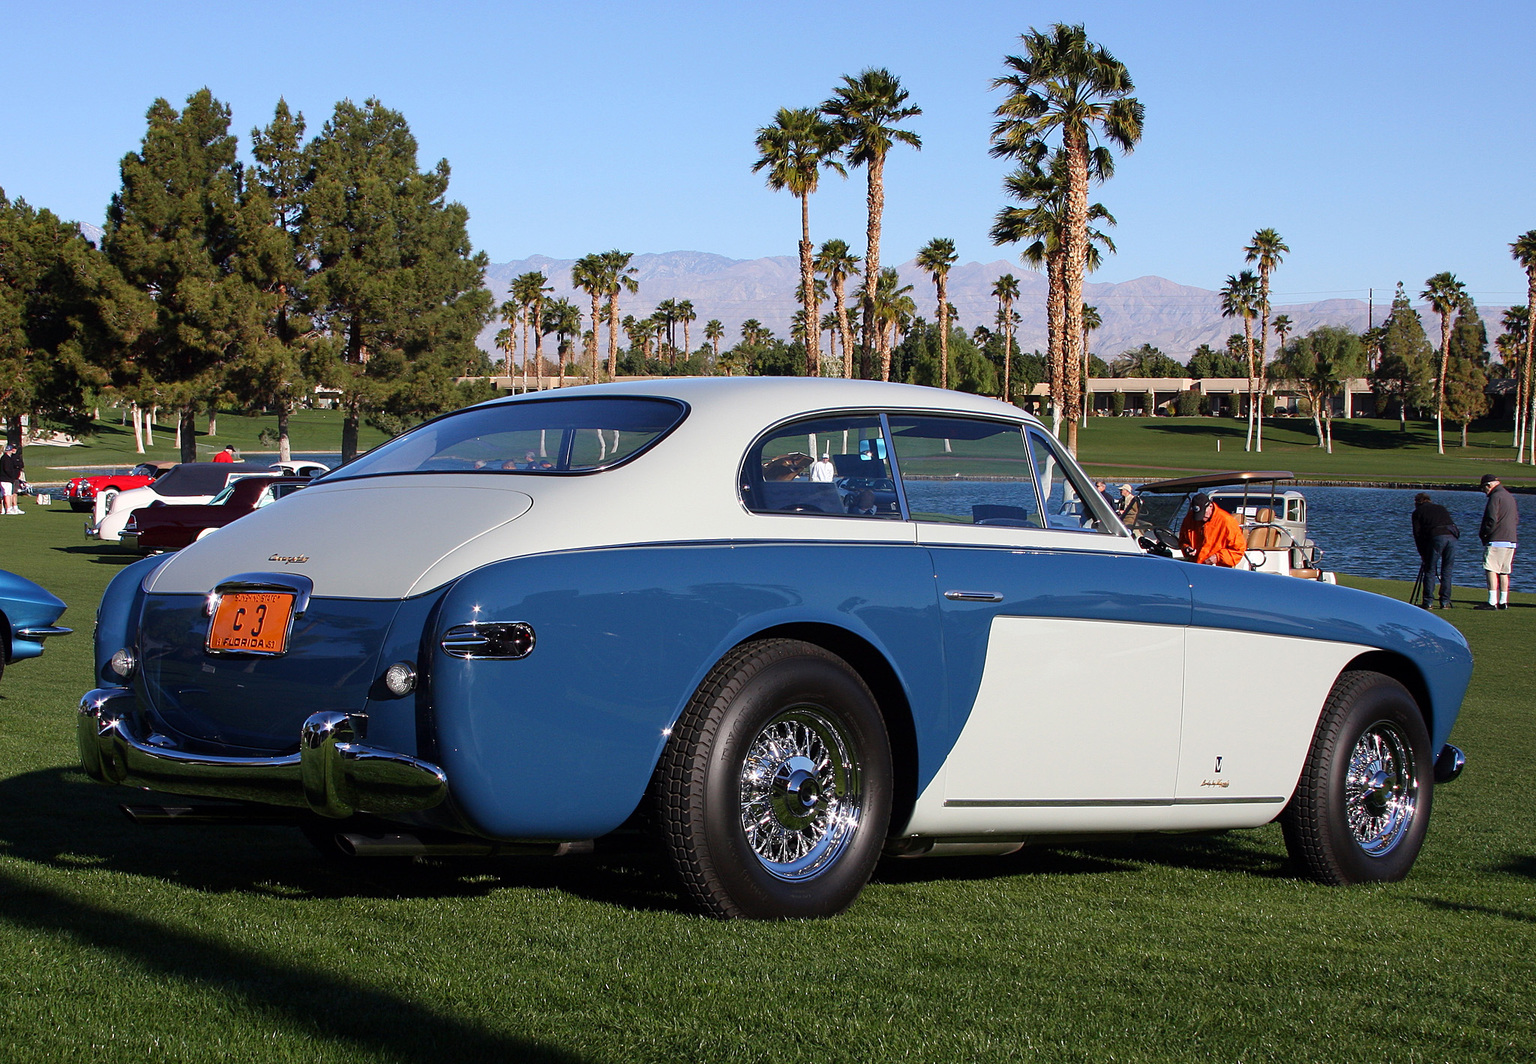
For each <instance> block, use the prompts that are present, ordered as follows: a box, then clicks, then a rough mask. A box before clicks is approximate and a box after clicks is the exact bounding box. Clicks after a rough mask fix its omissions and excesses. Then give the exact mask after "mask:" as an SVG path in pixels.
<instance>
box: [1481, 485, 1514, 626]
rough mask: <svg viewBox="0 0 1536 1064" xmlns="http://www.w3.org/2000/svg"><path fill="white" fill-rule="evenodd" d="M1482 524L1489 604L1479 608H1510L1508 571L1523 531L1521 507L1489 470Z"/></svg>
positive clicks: (1485, 487) (1484, 567) (1484, 487)
mask: <svg viewBox="0 0 1536 1064" xmlns="http://www.w3.org/2000/svg"><path fill="white" fill-rule="evenodd" d="M1482 486H1483V494H1484V495H1486V496H1488V503H1487V505H1486V506H1484V507H1483V526H1482V528H1480V529H1478V533H1477V535H1478V538H1479V539H1481V540H1482V541H1483V547H1484V551H1483V571H1484V572H1486V573H1487V574H1488V604H1487V605H1483V604H1481V603H1479V604H1478V605H1477V606H1476V607H1474V608H1475V609H1479V610H1507V609H1509V570H1510V568H1511V567H1512V566H1513V565H1514V561H1515V540H1516V537H1517V536H1518V534H1519V531H1520V508H1519V507H1518V506H1517V505H1516V504H1515V497H1514V496H1513V495H1511V494H1510V493H1509V492H1507V491H1505V490H1504V486H1503V485H1502V484H1500V483H1499V478H1498V477H1496V476H1494V475H1493V474H1492V473H1489V474H1488V475H1487V476H1485V477H1483V483H1482Z"/></svg>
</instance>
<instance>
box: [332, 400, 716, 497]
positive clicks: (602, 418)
mask: <svg viewBox="0 0 1536 1064" xmlns="http://www.w3.org/2000/svg"><path fill="white" fill-rule="evenodd" d="M686 413H687V409H686V408H685V407H684V406H683V405H682V404H681V403H678V402H676V401H674V400H670V399H648V398H638V397H629V398H613V399H536V400H530V401H528V402H520V403H494V404H491V405H487V406H473V407H469V408H468V409H465V410H460V411H458V412H457V413H453V414H449V415H447V416H445V417H441V418H438V419H437V420H435V421H429V422H427V423H426V424H425V425H422V426H421V427H420V428H417V429H413V430H412V431H410V432H407V433H406V434H405V435H403V436H399V437H397V438H395V439H393V440H390V441H389V442H388V443H386V444H384V445H382V446H380V447H377V448H375V449H374V450H372V451H370V452H368V453H367V454H365V455H363V456H362V457H361V458H359V459H357V460H356V461H355V462H352V463H350V464H349V465H345V466H342V467H341V468H340V469H338V470H336V471H334V472H332V473H330V474H328V475H326V477H325V480H326V481H327V482H330V481H337V480H350V479H352V478H354V477H367V476H381V475H386V474H393V473H534V474H550V473H553V474H560V473H592V472H596V471H598V470H602V469H608V468H610V467H612V466H615V465H618V464H619V463H621V462H624V461H626V460H628V459H630V458H632V457H634V456H635V455H636V454H639V453H640V452H641V451H643V450H645V449H646V448H647V447H649V446H650V445H651V444H652V443H655V442H656V441H657V440H659V439H661V437H662V436H665V435H666V434H667V433H668V432H670V431H671V430H672V429H673V428H674V427H675V426H676V425H677V424H678V422H680V421H682V419H683V417H684V415H685V414H686Z"/></svg>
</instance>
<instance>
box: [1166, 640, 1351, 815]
mask: <svg viewBox="0 0 1536 1064" xmlns="http://www.w3.org/2000/svg"><path fill="white" fill-rule="evenodd" d="M1369 649H1371V648H1370V647H1364V646H1360V645H1358V644H1354V643H1329V642H1323V641H1320V640H1312V639H1294V638H1290V637H1287V636H1278V635H1259V634H1257V633H1254V632H1231V631H1224V630H1221V629H1216V628H1192V629H1190V632H1189V643H1188V662H1189V673H1188V675H1187V677H1186V678H1185V682H1184V689H1185V702H1184V742H1183V748H1182V750H1181V752H1180V756H1179V786H1178V796H1179V797H1180V798H1181V799H1195V798H1222V799H1232V798H1260V797H1274V798H1278V799H1280V800H1281V801H1282V802H1284V801H1286V800H1288V799H1289V798H1290V796H1291V792H1292V791H1294V790H1295V789H1296V781H1297V779H1299V778H1300V776H1301V766H1302V763H1303V762H1305V760H1306V757H1307V750H1308V749H1309V748H1310V747H1311V745H1312V735H1313V733H1314V732H1315V731H1316V730H1317V720H1318V717H1319V715H1320V714H1321V713H1322V710H1323V703H1324V702H1325V701H1326V700H1327V698H1328V692H1329V691H1330V690H1332V689H1333V682H1334V681H1335V680H1336V679H1338V676H1339V673H1340V672H1342V671H1343V670H1344V666H1345V665H1348V664H1349V662H1350V661H1352V660H1353V659H1354V658H1356V657H1358V656H1359V655H1361V654H1363V653H1365V652H1366V651H1368V650H1369ZM1218 759H1220V760H1219V765H1218Z"/></svg>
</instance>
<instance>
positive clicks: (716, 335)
mask: <svg viewBox="0 0 1536 1064" xmlns="http://www.w3.org/2000/svg"><path fill="white" fill-rule="evenodd" d="M724 335H725V326H724V325H722V324H721V323H720V319H719V318H710V319H709V320H708V321H706V322H705V323H704V339H706V340H708V341H709V343H710V346H711V347H712V348H714V352H715V365H716V366H717V367H718V366H719V364H720V339H721V337H723V336H724Z"/></svg>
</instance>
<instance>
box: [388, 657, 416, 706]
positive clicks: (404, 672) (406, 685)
mask: <svg viewBox="0 0 1536 1064" xmlns="http://www.w3.org/2000/svg"><path fill="white" fill-rule="evenodd" d="M384 686H385V687H387V688H389V693H390V694H392V695H394V696H395V697H396V698H403V697H405V696H406V695H408V694H410V693H411V692H412V691H414V690H416V670H415V668H413V667H412V666H411V663H410V662H408V661H397V662H395V663H394V664H393V665H391V666H390V667H389V668H387V669H385V670H384Z"/></svg>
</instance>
